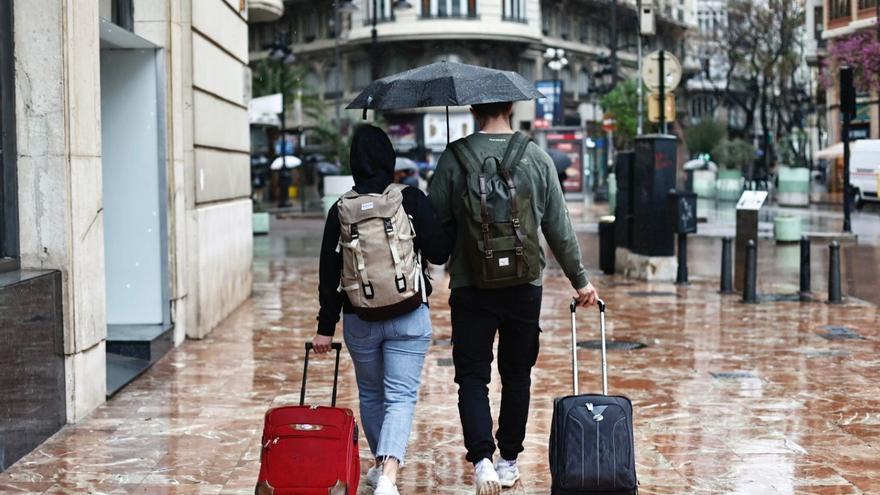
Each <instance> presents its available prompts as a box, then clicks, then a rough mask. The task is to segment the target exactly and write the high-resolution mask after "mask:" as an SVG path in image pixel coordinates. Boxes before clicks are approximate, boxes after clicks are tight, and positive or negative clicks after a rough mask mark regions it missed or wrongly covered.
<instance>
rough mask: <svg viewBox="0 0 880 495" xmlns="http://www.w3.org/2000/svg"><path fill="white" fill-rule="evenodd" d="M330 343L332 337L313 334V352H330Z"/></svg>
mask: <svg viewBox="0 0 880 495" xmlns="http://www.w3.org/2000/svg"><path fill="white" fill-rule="evenodd" d="M332 343H333V337H328V336H326V335H315V338H314V339H312V346H313V349H314V351H315V354H326V353H328V352H330V349H331V348H330V344H332Z"/></svg>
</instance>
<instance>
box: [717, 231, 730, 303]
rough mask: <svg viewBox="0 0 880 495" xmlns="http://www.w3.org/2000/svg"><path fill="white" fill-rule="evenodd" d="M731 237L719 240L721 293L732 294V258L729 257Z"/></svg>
mask: <svg viewBox="0 0 880 495" xmlns="http://www.w3.org/2000/svg"><path fill="white" fill-rule="evenodd" d="M732 245H733V238H732V237H725V238H723V239H721V290H720V291H719V292H721V293H722V294H733V256H732V255H731V246H732Z"/></svg>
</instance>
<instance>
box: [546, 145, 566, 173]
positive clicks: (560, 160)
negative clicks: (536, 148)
mask: <svg viewBox="0 0 880 495" xmlns="http://www.w3.org/2000/svg"><path fill="white" fill-rule="evenodd" d="M547 154H548V155H550V158H551V159H552V160H553V165H554V166H555V167H556V173H559V174H561V173H563V172H565V171H566V170H568V167H570V166H571V157H569V156H568V155H567V154H566V153H563V152H562V151H559V150H556V149H552V148H551V149H549V150H547Z"/></svg>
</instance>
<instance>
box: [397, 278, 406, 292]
mask: <svg viewBox="0 0 880 495" xmlns="http://www.w3.org/2000/svg"><path fill="white" fill-rule="evenodd" d="M394 283H395V284H397V292H400V293H401V294H402V293H404V292H406V277H404V276H403V275H401V276H399V277H395V279H394Z"/></svg>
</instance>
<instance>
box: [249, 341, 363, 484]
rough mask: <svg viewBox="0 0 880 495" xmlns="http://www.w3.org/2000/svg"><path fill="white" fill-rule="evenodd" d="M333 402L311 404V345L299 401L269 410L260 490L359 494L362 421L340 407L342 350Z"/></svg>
mask: <svg viewBox="0 0 880 495" xmlns="http://www.w3.org/2000/svg"><path fill="white" fill-rule="evenodd" d="M333 349H334V350H336V367H335V371H334V374H333V399H332V404H331V407H324V406H306V405H304V404H305V395H306V377H307V376H308V370H309V351H311V350H312V344H311V343H308V344H306V359H305V365H304V367H303V379H302V389H301V391H300V396H299V405H298V406H282V407H274V408H272V409H269V411H267V412H266V420H265V424H264V426H263V440H262V445H263V450H262V453H261V454H260V477H259V479H258V480H257V487H256V490H255V493H256V495H355V494H356V493H357V489H358V482H359V481H360V474H361V469H360V457H359V449H358V427H357V423H355V420H354V414H353V413H352V411H351V409H342V408H338V407H336V385H337V383H338V381H339V353H340V351H341V350H342V344H340V343H334V344H333Z"/></svg>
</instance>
